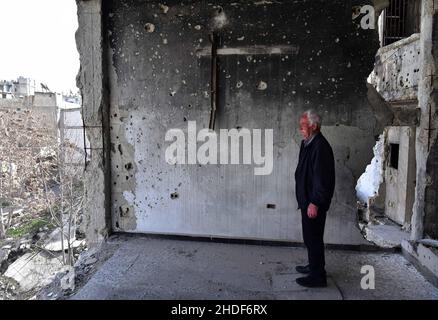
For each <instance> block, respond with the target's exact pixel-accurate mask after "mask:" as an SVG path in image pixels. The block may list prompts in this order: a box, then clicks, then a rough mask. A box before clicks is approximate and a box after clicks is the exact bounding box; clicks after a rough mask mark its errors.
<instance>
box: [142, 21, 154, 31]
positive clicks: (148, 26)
mask: <svg viewBox="0 0 438 320" xmlns="http://www.w3.org/2000/svg"><path fill="white" fill-rule="evenodd" d="M144 29H145V30H146V32H149V33H152V32H154V31H155V25H154V24H153V23H149V22H148V23H146V24H145V25H144Z"/></svg>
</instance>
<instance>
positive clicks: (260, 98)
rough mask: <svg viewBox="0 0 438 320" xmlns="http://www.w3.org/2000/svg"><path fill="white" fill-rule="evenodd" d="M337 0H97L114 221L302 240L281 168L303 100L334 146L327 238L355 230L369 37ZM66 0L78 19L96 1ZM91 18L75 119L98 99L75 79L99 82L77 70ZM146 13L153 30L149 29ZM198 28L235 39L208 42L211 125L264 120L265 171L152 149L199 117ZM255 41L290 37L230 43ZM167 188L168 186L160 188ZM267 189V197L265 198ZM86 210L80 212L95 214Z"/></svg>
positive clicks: (287, 170) (288, 176)
mask: <svg viewBox="0 0 438 320" xmlns="http://www.w3.org/2000/svg"><path fill="white" fill-rule="evenodd" d="M335 2H336V3H330V4H327V3H326V2H324V1H312V2H308V1H307V2H305V1H283V2H272V3H271V2H255V3H253V2H242V3H240V2H239V3H238V2H235V3H228V2H223V3H222V2H218V3H216V4H215V5H213V4H208V3H205V2H195V1H194V2H190V1H189V2H184V4H181V3H180V2H176V1H170V2H168V3H167V7H163V6H160V5H159V3H158V2H156V1H134V0H130V1H108V2H105V7H104V10H103V21H104V26H103V27H102V28H103V30H104V34H105V35H108V36H109V38H108V41H109V42H108V47H107V48H106V50H107V51H106V52H107V57H108V65H107V66H104V68H103V72H102V70H100V72H98V73H97V74H96V75H94V77H99V76H100V77H101V79H97V78H95V81H99V83H100V84H99V86H100V85H101V84H102V79H103V78H104V77H105V72H108V76H109V92H110V95H109V100H110V101H109V111H110V113H109V115H110V122H109V123H110V143H111V169H112V170H111V171H112V175H111V184H112V193H111V198H112V199H111V200H110V201H111V212H112V216H113V218H112V223H113V225H112V226H113V228H114V230H119V231H128V232H153V233H171V234H189V235H201V236H218V237H233V238H252V239H272V240H289V241H301V226H300V214H299V212H298V211H297V204H296V200H295V196H294V194H295V190H294V177H293V173H294V171H295V167H296V163H297V156H298V150H299V143H300V138H299V135H298V131H297V123H298V117H299V114H300V113H301V112H302V111H303V110H305V109H307V108H310V107H313V108H316V109H317V110H319V111H320V112H321V114H322V115H323V116H324V128H323V133H324V134H325V135H326V137H327V138H328V140H329V141H330V142H331V144H332V146H333V149H334V153H335V158H336V170H337V186H336V191H335V196H334V200H333V205H332V208H331V210H330V213H329V216H328V222H327V231H326V241H327V242H328V243H342V244H360V243H364V240H363V238H362V236H361V235H360V233H359V231H358V229H357V226H356V197H355V189H354V186H355V184H356V180H357V179H358V177H359V176H360V174H361V173H362V172H363V171H364V169H365V167H366V165H367V163H369V161H370V160H371V158H372V147H373V145H374V143H375V141H374V135H376V134H377V133H378V132H376V130H375V129H376V127H377V121H376V119H375V118H374V115H373V113H372V109H371V107H370V106H369V104H368V101H367V98H366V93H367V88H366V77H367V76H368V74H369V72H370V71H371V69H372V67H373V60H374V55H375V52H376V51H377V48H378V37H377V33H375V31H373V30H362V29H360V28H357V26H356V25H352V23H351V7H348V6H346V5H345V2H344V1H335ZM78 3H79V4H80V7H79V10H80V11H79V21H80V28H81V24H82V28H86V27H87V26H88V27H90V26H91V25H90V20H87V19H98V14H99V12H98V6H99V2H98V1H87V2H82V1H79V2H78ZM219 4H220V5H221V9H220V8H219V7H218V5H219ZM85 7H87V8H88V9H87V10H85V9H84V8H85ZM90 8H93V10H94V11H93V10H92V11H90V10H89V9H90ZM220 10H221V11H220ZM219 11H220V12H219ZM90 12H91V13H90ZM215 16H216V18H214V17H215ZM91 17H92V18H91ZM93 21H94V22H95V24H94V27H95V29H96V30H95V31H92V30H91V29H82V30H81V29H80V30H79V32H78V43H79V45H78V47H79V48H80V52H81V56H82V58H81V59H82V63H83V69H82V71H81V73H80V82H81V83H80V85H81V87H82V91H83V97H84V107H85V108H86V110H85V111H84V112H85V115H86V117H85V119H87V117H90V118H92V119H97V118H96V116H98V115H99V112H98V110H100V109H96V106H94V107H92V105H93V104H91V101H90V99H92V97H93V96H92V92H90V91H88V92H85V93H84V91H86V90H92V91H94V92H97V93H99V90H97V91H96V89H95V88H93V89H86V86H85V85H84V82H87V81H91V80H88V79H87V78H86V77H85V76H84V75H86V74H87V72H89V70H92V68H93V67H94V68H98V67H99V64H98V63H97V64H96V62H94V65H93V66H91V65H88V64H87V63H88V59H89V57H90V56H94V57H99V51H96V52H90V49H89V48H87V47H86V46H87V43H91V42H87V41H91V40H92V38H93V37H92V35H93V34H94V39H99V38H98V37H99V36H100V35H99V31H100V29H99V26H100V24H99V20H93ZM147 23H149V25H147V26H146V24H147ZM150 24H153V25H154V30H153V32H148V31H152V28H151V25H150ZM145 26H146V27H147V29H148V30H146V28H145ZM210 29H215V30H216V31H217V32H218V33H219V34H220V35H221V36H222V39H223V43H222V47H223V48H225V47H226V48H237V50H235V51H234V52H238V53H240V54H231V55H226V56H220V65H221V69H220V77H219V83H220V88H219V102H220V103H219V106H218V108H219V110H218V119H217V128H228V129H230V128H235V127H243V128H245V127H246V128H250V129H253V128H260V129H265V128H272V129H274V169H273V172H272V174H271V175H269V176H254V175H253V167H252V166H251V165H245V166H244V165H238V166H236V165H205V166H198V165H186V166H171V165H168V164H167V163H166V162H165V160H164V152H165V148H166V147H167V145H168V144H166V143H165V141H164V136H165V133H166V131H167V130H168V129H170V128H181V129H185V128H187V121H188V120H193V121H196V122H197V124H198V129H200V128H202V127H206V126H208V120H209V115H210V96H209V95H210V90H211V88H210V87H209V83H210V58H209V56H208V55H202V54H197V53H199V52H203V51H202V50H204V52H205V51H208V48H209V46H210V45H209V42H208V33H209V30H210ZM94 41H96V40H94ZM256 45H257V46H263V47H264V48H265V49H266V48H268V49H269V48H270V49H272V48H277V49H278V48H279V47H280V46H281V47H285V46H286V47H287V48H292V47H293V48H294V49H293V50H291V51H290V53H288V54H261V55H254V54H242V52H245V50H241V49H242V47H243V48H247V47H254V46H256ZM288 46H289V47H288ZM95 49H99V48H98V47H97V48H95ZM103 59H105V57H103ZM84 62H85V64H84ZM106 68H107V69H106ZM93 81H94V80H93ZM260 81H263V82H265V83H266V84H267V88H266V89H265V90H258V89H257V86H258V84H259V83H260ZM100 93H102V91H100ZM94 97H99V99H100V98H102V97H104V95H100V96H96V95H94ZM98 106H100V107H99V108H101V107H102V106H104V105H102V104H101V103H99V104H98ZM92 108H94V110H93V109H92ZM103 111H104V113H103V115H105V109H103ZM185 130H186V129H185ZM88 132H89V133H88V134H89V136H90V135H94V133H93V132H92V130H91V129H90V130H88ZM96 139H97V137H96ZM96 139H94V138H93V137H92V139H91V143H92V146H93V145H95V144H94V143H96V144H97V143H100V142H99V141H98V140H96ZM99 159H101V158H100V157H98V159H97V160H96V162H94V163H93V164H92V165H93V166H96V165H97V164H98V163H99V162H100V161H101V160H99ZM105 165H108V162H105ZM89 170H91V168H89ZM95 170H97V171H95V172H99V175H100V174H103V173H104V172H105V169H98V168H95ZM90 172H91V171H90ZM103 184H104V183H103V182H102V181H101V180H98V183H96V181H95V182H94V183H93V185H92V186H90V190H89V191H90V192H91V193H94V192H97V189H98V186H99V185H100V186H102V185H103ZM93 190H94V191H93ZM99 192H100V193H102V188H101V189H99ZM175 192H177V193H178V195H179V197H178V198H177V199H172V198H171V194H172V193H175ZM99 201H100V200H99ZM268 203H269V204H275V205H276V209H267V204H268ZM101 208H102V207H101ZM95 212H97V211H94V212H93V214H95V215H96V216H95V217H94V218H93V217H90V219H102V218H101V217H102V216H101V214H100V213H95ZM97 215H99V216H97ZM101 221H102V220H101ZM102 226H104V223H103V222H101V223H100V225H99V227H101V228H103V227H102ZM106 227H108V226H106ZM95 229H97V228H95ZM101 230H103V229H101ZM101 234H103V233H102V232H101Z"/></svg>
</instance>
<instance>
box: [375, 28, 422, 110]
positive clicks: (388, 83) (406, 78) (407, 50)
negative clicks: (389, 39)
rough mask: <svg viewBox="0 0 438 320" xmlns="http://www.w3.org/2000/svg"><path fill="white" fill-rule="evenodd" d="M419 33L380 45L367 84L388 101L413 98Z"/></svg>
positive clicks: (418, 54)
mask: <svg viewBox="0 0 438 320" xmlns="http://www.w3.org/2000/svg"><path fill="white" fill-rule="evenodd" d="M419 46H420V34H419V33H417V34H414V35H412V36H410V37H409V38H406V39H403V40H400V41H397V42H394V43H392V44H390V45H388V46H385V47H382V48H380V49H379V51H378V52H377V54H376V64H375V67H374V70H373V72H372V73H371V75H370V79H369V81H370V83H371V84H372V85H373V86H374V87H375V88H376V90H377V92H379V93H380V95H381V96H382V97H383V98H384V99H385V100H386V101H388V102H397V101H405V100H416V99H417V92H418V79H419V71H420V48H419Z"/></svg>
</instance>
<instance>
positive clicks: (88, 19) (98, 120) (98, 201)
mask: <svg viewBox="0 0 438 320" xmlns="http://www.w3.org/2000/svg"><path fill="white" fill-rule="evenodd" d="M76 3H77V6H78V20H79V28H78V30H77V32H76V44H77V48H78V51H79V53H80V62H81V68H80V71H79V74H78V76H77V79H76V81H77V86H78V88H79V89H80V91H81V94H82V101H83V109H82V117H83V120H84V127H85V130H86V134H87V137H88V140H89V141H90V145H89V148H87V149H86V150H85V151H86V153H87V158H86V164H85V165H86V169H85V187H86V193H85V205H84V210H85V222H84V223H85V230H86V236H87V240H88V244H89V246H91V247H93V246H96V245H99V244H101V243H102V242H103V240H104V239H105V238H106V237H107V235H108V234H109V232H110V226H111V223H110V214H109V212H110V210H109V205H110V195H111V192H110V188H109V181H110V179H109V178H110V174H109V173H110V172H109V168H110V163H109V159H110V158H109V156H108V152H109V151H108V150H109V149H110V148H109V147H107V146H108V138H107V137H108V135H107V131H108V126H107V125H106V124H107V123H108V121H107V119H108V115H107V111H106V110H107V108H108V103H107V90H106V89H105V67H104V64H105V59H104V54H105V50H104V37H103V25H102V1H101V0H88V1H82V0H77V1H76Z"/></svg>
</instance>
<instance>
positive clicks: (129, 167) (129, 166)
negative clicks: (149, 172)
mask: <svg viewBox="0 0 438 320" xmlns="http://www.w3.org/2000/svg"><path fill="white" fill-rule="evenodd" d="M125 169H126V170H131V169H132V163H131V162H129V163H127V164H125Z"/></svg>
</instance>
